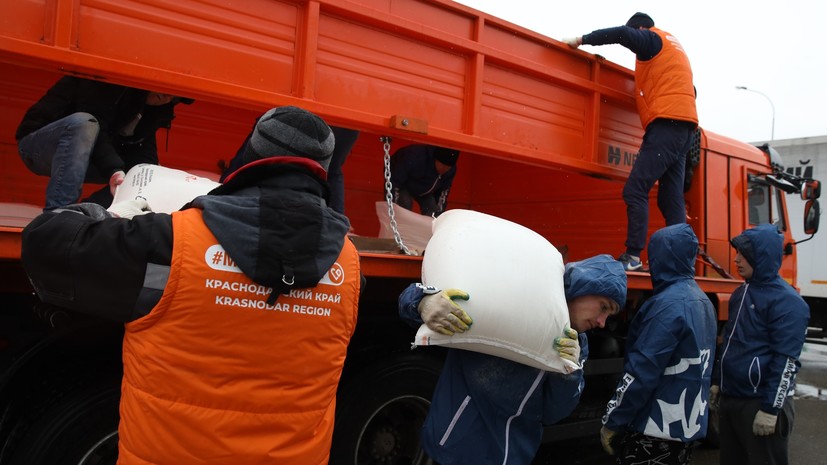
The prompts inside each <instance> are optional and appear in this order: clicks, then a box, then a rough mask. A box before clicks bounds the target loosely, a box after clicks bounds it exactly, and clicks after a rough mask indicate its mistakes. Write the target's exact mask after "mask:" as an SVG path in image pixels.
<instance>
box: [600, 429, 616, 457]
mask: <svg viewBox="0 0 827 465" xmlns="http://www.w3.org/2000/svg"><path fill="white" fill-rule="evenodd" d="M616 434H617V431H612V430H610V429H609V428H606V427H605V426H604V427H602V428H600V444H601V445H603V450H605V451H606V453H607V454H609V455H611V456H614V455H615V450H614V448H613V447H612V441H613V440H614V437H615V435H616Z"/></svg>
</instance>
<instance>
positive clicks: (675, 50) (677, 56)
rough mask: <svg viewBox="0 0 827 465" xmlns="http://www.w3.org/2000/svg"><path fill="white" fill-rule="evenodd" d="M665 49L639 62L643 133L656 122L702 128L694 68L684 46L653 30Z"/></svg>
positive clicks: (637, 77) (639, 108) (637, 78)
mask: <svg viewBox="0 0 827 465" xmlns="http://www.w3.org/2000/svg"><path fill="white" fill-rule="evenodd" d="M650 30H651V31H652V32H654V33H656V34H657V35H659V36H660V39H661V42H663V47H662V48H661V51H660V52H658V54H657V55H655V56H654V57H653V58H652V59H650V60H647V61H641V60H636V62H635V87H636V89H635V90H636V91H637V95H636V96H635V100H636V103H637V111H638V114H639V115H640V122H641V124H642V125H643V129H646V127H647V126H649V123H651V122H652V121H653V120H655V119H656V118H667V119H676V120H680V121H691V122H693V123H695V124H698V112H697V110H696V109H695V87H694V85H693V84H692V68H691V67H690V65H689V58H688V57H687V56H686V52H684V50H683V47H681V44H680V42H678V39H676V38H675V37H674V36H673V35H672V34H670V33H668V32H666V31H662V30H660V29H658V28H655V27H653V28H651V29H650Z"/></svg>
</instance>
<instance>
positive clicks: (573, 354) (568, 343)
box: [554, 325, 582, 373]
mask: <svg viewBox="0 0 827 465" xmlns="http://www.w3.org/2000/svg"><path fill="white" fill-rule="evenodd" d="M554 350H556V351H557V353H558V354H559V355H560V358H562V359H563V365H564V366H565V367H566V372H567V373H573V372H575V371H577V370H579V369H580V368H582V367H581V366H580V340H579V339H577V331H575V330H574V329H572V328H570V327H569V326H568V325H567V326H566V327H565V328H564V329H563V336H558V337H556V338H554Z"/></svg>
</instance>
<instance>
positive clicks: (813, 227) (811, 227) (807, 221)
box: [804, 199, 821, 235]
mask: <svg viewBox="0 0 827 465" xmlns="http://www.w3.org/2000/svg"><path fill="white" fill-rule="evenodd" d="M820 216H821V209H820V207H819V205H818V200H815V199H813V200H808V201H807V203H805V204H804V234H809V235H813V234H815V233H816V232H817V231H818V220H819V217H820Z"/></svg>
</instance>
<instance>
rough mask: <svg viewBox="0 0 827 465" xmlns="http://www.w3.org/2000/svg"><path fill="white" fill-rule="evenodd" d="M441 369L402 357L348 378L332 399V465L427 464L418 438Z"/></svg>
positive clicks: (422, 359)
mask: <svg viewBox="0 0 827 465" xmlns="http://www.w3.org/2000/svg"><path fill="white" fill-rule="evenodd" d="M441 368H442V362H441V361H440V360H438V359H436V358H434V357H429V356H423V355H419V354H417V355H405V356H402V357H397V358H394V359H392V360H389V361H385V362H383V363H379V364H375V365H373V366H370V367H368V368H366V369H364V370H362V372H361V373H359V374H358V375H356V376H354V377H352V378H351V379H350V381H349V382H348V383H347V385H346V386H343V389H341V390H340V392H339V395H338V399H337V404H338V408H337V412H336V427H335V429H334V432H333V446H332V448H331V454H330V463H331V465H374V464H412V465H417V464H420V465H423V464H426V463H430V462H428V461H427V457H426V456H425V454H424V452H423V451H422V449H421V447H420V441H419V438H420V430H421V428H422V424H423V423H424V421H425V416H426V415H427V414H428V408H429V407H430V405H431V396H432V395H433V393H434V387H435V386H436V382H437V379H438V378H439V372H440V370H441Z"/></svg>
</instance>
